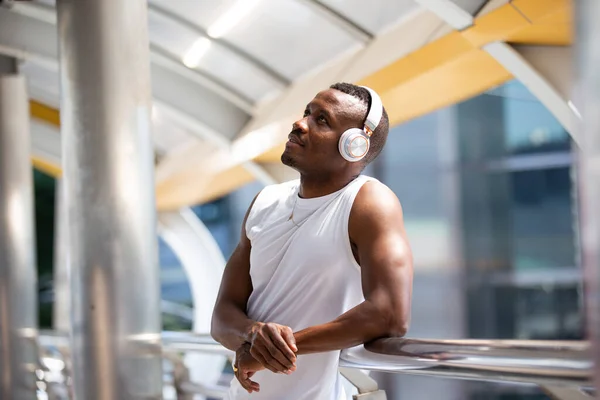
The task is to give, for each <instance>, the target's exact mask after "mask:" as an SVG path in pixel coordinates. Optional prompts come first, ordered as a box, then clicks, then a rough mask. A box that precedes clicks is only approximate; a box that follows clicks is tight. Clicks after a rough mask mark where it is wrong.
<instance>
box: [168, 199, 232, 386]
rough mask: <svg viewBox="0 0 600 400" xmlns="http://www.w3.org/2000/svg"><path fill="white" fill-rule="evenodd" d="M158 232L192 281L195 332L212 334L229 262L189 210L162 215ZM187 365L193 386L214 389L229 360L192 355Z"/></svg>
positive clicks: (209, 355) (204, 355)
mask: <svg viewBox="0 0 600 400" xmlns="http://www.w3.org/2000/svg"><path fill="white" fill-rule="evenodd" d="M158 221H159V228H158V232H159V234H160V235H161V237H162V238H163V239H164V241H165V242H167V244H168V245H169V246H171V248H172V249H173V251H174V252H175V254H176V255H177V257H178V258H179V260H180V261H181V264H182V266H183V269H184V271H185V273H186V275H187V277H188V279H189V282H190V288H191V292H192V300H193V303H194V322H193V328H192V329H193V331H194V332H198V333H207V332H210V321H211V316H212V311H213V308H214V305H215V301H216V299H217V294H218V291H219V285H220V283H221V277H222V275H223V270H224V269H225V258H224V257H223V253H222V252H221V250H220V249H219V246H218V245H217V243H216V242H215V240H214V238H213V236H212V235H211V233H210V232H209V231H208V229H207V228H206V226H204V224H203V223H202V221H200V219H199V218H198V217H197V216H196V215H195V214H194V213H193V212H192V211H191V210H190V209H189V208H185V209H182V210H180V211H178V212H166V213H159V215H158ZM185 363H186V365H187V367H188V368H189V370H190V378H191V380H192V381H193V382H198V383H203V384H207V385H214V384H216V383H217V381H218V379H219V378H220V376H221V372H222V370H223V365H224V363H225V357H223V356H220V355H212V354H190V355H188V356H187V357H186V359H185Z"/></svg>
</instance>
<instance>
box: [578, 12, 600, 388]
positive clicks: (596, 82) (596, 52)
mask: <svg viewBox="0 0 600 400" xmlns="http://www.w3.org/2000/svg"><path fill="white" fill-rule="evenodd" d="M574 4H575V5H576V7H577V21H578V24H577V27H578V35H577V42H576V43H577V61H578V68H577V70H578V75H579V76H578V85H577V86H578V89H579V90H580V93H579V94H580V107H581V114H582V117H583V124H582V132H581V133H582V135H581V136H582V141H581V148H580V157H579V159H580V169H579V170H580V179H579V183H580V191H581V242H582V250H583V251H582V253H583V254H582V263H583V267H584V274H585V282H586V284H588V285H589V286H588V287H587V288H586V298H587V304H586V308H587V317H588V320H587V327H588V334H589V337H590V339H591V340H592V342H593V346H594V359H595V364H596V373H595V378H596V387H600V386H598V385H600V112H598V110H600V46H598V40H599V39H600V25H599V24H598V20H599V19H600V2H599V1H598V0H578V1H576V2H575V3H574Z"/></svg>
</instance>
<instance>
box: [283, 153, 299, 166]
mask: <svg viewBox="0 0 600 400" xmlns="http://www.w3.org/2000/svg"><path fill="white" fill-rule="evenodd" d="M281 162H282V163H283V165H287V166H288V167H290V168H294V169H296V160H295V159H294V157H292V155H291V154H289V153H288V151H287V150H286V151H284V152H283V154H282V155H281Z"/></svg>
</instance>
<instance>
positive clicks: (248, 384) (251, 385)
mask: <svg viewBox="0 0 600 400" xmlns="http://www.w3.org/2000/svg"><path fill="white" fill-rule="evenodd" d="M235 377H236V378H237V380H238V381H239V382H240V385H242V387H243V388H244V389H246V391H247V392H248V393H252V392H253V391H255V392H258V391H259V390H260V385H259V384H258V383H256V382H254V381H251V380H250V379H249V374H248V373H246V372H243V371H241V370H238V372H236V373H235Z"/></svg>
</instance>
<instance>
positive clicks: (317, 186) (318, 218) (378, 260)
mask: <svg viewBox="0 0 600 400" xmlns="http://www.w3.org/2000/svg"><path fill="white" fill-rule="evenodd" d="M388 125H389V122H388V117H387V114H386V112H385V109H384V108H383V105H382V104H381V100H380V99H379V97H378V96H377V94H376V93H375V92H373V91H372V90H370V89H368V88H364V87H359V86H355V85H352V84H348V83H338V84H335V85H332V86H331V87H330V88H329V89H327V90H325V91H322V92H320V93H319V94H317V96H316V97H315V98H314V99H313V100H312V101H311V102H310V103H309V104H308V105H307V107H306V110H305V112H304V116H303V118H302V119H300V120H298V121H297V122H295V123H294V124H293V128H292V132H291V133H290V134H289V141H288V142H287V144H286V148H285V151H284V153H283V155H282V157H281V160H282V162H283V163H284V164H286V165H288V166H290V167H292V168H294V169H296V170H297V171H298V172H299V173H300V180H296V181H292V182H287V183H284V184H281V185H273V186H269V187H266V188H265V189H263V190H262V191H261V193H259V194H258V195H257V197H256V198H255V199H254V201H253V202H252V204H251V205H250V208H249V209H248V212H247V214H246V217H245V220H244V224H243V227H242V234H241V240H240V242H239V244H238V246H237V248H236V249H235V251H234V252H233V254H232V256H231V258H230V260H229V262H228V263H227V266H226V268H225V271H224V275H223V281H222V284H221V289H220V291H219V296H218V299H217V303H216V305H215V310H214V314H213V321H212V332H211V334H212V336H213V337H214V338H215V340H217V341H218V342H220V343H221V344H223V345H224V346H225V347H227V348H229V349H230V350H233V351H235V352H236V359H235V362H234V370H235V374H236V378H237V382H236V381H235V380H234V381H233V382H232V385H231V390H230V393H229V396H230V399H232V400H233V399H235V400H238V399H247V398H252V399H284V400H322V399H323V400H340V399H344V398H345V394H344V391H343V388H342V385H341V381H340V375H339V373H338V359H339V351H340V350H341V349H344V348H349V347H353V346H357V345H360V344H362V343H365V342H368V341H371V340H373V339H376V338H380V337H387V336H403V335H404V334H405V333H406V330H407V327H408V323H409V317H410V301H411V294H412V276H413V271H412V255H411V251H410V247H409V244H408V240H407V238H406V233H405V231H404V225H403V217H402V208H401V206H400V202H399V201H398V198H397V197H396V196H395V195H394V193H393V192H392V191H391V190H390V189H388V188H387V187H386V186H385V185H383V184H382V183H380V182H378V181H377V180H375V179H372V178H368V177H365V176H362V175H361V172H362V170H363V169H364V168H365V166H366V165H367V164H368V163H369V162H371V161H373V160H374V159H375V158H376V157H377V155H378V154H379V153H380V152H381V149H382V148H383V146H384V144H385V141H386V138H387V134H388V130H389V126H388Z"/></svg>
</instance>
